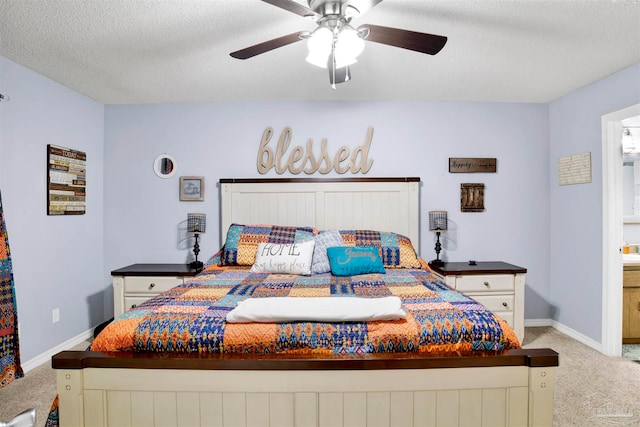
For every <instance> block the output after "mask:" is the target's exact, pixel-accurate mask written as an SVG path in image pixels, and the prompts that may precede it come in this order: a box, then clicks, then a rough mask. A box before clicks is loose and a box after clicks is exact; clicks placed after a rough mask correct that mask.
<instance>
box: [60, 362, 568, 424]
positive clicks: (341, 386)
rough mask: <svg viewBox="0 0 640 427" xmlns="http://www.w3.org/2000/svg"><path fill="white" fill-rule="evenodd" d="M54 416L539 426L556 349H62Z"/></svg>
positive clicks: (67, 419)
mask: <svg viewBox="0 0 640 427" xmlns="http://www.w3.org/2000/svg"><path fill="white" fill-rule="evenodd" d="M52 365H53V367H54V368H56V369H57V378H58V395H59V405H60V425H62V426H65V427H73V426H89V425H91V426H105V427H107V426H118V427H120V426H128V425H129V426H139V425H153V426H164V425H167V426H181V425H184V426H272V427H286V426H315V427H324V426H330V427H336V426H345V427H352V426H402V427H407V426H416V427H418V426H419V427H425V426H469V425H473V426H491V427H497V426H550V425H552V421H553V392H554V381H555V367H556V366H557V365H558V354H557V353H556V352H554V351H553V350H550V349H527V350H511V351H506V352H495V353H494V352H492V353H488V354H486V353H485V354H483V355H471V356H466V355H465V356H461V355H455V356H442V357H439V356H429V357H425V356H418V355H412V356H407V355H403V356H401V357H398V355H366V356H339V357H331V358H327V357H317V356H303V357H296V358H292V357H291V356H288V357H281V356H273V357H250V358H238V357H227V356H220V357H213V358H212V357H210V356H209V357H203V356H197V355H195V356H191V355H185V356H179V357H176V356H167V355H153V356H152V357H149V356H147V355H145V356H144V357H143V356H140V355H135V354H122V353H112V354H106V353H97V352H62V353H59V354H57V355H56V356H54V357H53V360H52Z"/></svg>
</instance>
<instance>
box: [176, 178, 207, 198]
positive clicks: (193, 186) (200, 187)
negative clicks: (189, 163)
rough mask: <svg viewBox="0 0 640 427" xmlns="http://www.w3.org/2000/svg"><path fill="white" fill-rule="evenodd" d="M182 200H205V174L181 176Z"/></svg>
mask: <svg viewBox="0 0 640 427" xmlns="http://www.w3.org/2000/svg"><path fill="white" fill-rule="evenodd" d="M180 200H181V201H183V202H202V201H204V177H203V176H181V177H180Z"/></svg>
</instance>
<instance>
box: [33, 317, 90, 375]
mask: <svg viewBox="0 0 640 427" xmlns="http://www.w3.org/2000/svg"><path fill="white" fill-rule="evenodd" d="M91 338H93V328H91V329H89V330H86V331H84V332H83V333H81V334H80V335H76V336H75V337H73V338H70V339H68V340H67V341H65V342H63V343H62V344H60V345H57V346H55V347H53V348H51V349H49V350H47V351H45V352H44V353H42V354H39V355H38V356H36V357H34V358H33V359H30V360H28V361H26V362H22V363H21V365H22V370H23V371H24V372H29V371H30V370H32V369H35V368H37V367H38V366H40V365H42V364H43V363H51V357H52V356H53V355H54V354H57V353H59V352H61V351H64V350H69V349H70V348H72V347H75V346H77V345H78V344H80V343H81V342H82V341H89V340H90V339H91Z"/></svg>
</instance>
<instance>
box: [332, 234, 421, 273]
mask: <svg viewBox="0 0 640 427" xmlns="http://www.w3.org/2000/svg"><path fill="white" fill-rule="evenodd" d="M340 236H341V237H342V241H343V242H344V244H345V245H347V246H373V247H375V248H377V249H378V252H379V253H380V258H381V259H382V263H383V264H384V266H385V267H386V268H420V267H421V265H420V261H418V256H417V255H416V250H415V249H414V247H413V245H412V244H411V240H410V239H409V238H408V237H406V236H403V235H401V234H398V233H392V232H388V231H373V230H340Z"/></svg>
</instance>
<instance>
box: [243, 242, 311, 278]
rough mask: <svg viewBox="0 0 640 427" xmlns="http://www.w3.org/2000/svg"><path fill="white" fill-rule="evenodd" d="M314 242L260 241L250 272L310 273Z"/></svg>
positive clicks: (306, 274) (305, 274)
mask: <svg viewBox="0 0 640 427" xmlns="http://www.w3.org/2000/svg"><path fill="white" fill-rule="evenodd" d="M314 246H315V242H314V241H313V240H307V241H305V242H300V243H260V244H258V251H257V252H256V261H255V262H254V263H253V266H251V272H252V273H283V274H302V275H303V276H310V275H311V260H312V259H313V247H314Z"/></svg>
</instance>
